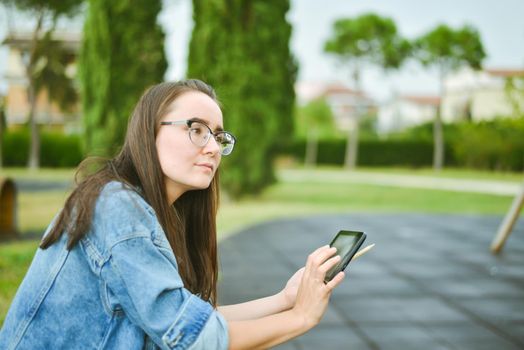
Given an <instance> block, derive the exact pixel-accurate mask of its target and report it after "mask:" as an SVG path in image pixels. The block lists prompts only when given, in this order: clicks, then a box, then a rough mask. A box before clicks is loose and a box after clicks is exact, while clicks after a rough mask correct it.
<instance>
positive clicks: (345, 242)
mask: <svg viewBox="0 0 524 350" xmlns="http://www.w3.org/2000/svg"><path fill="white" fill-rule="evenodd" d="M365 239H366V234H365V233H364V232H360V231H347V230H342V231H340V232H339V233H337V235H336V236H335V238H333V241H331V243H330V246H331V247H335V248H337V254H338V255H340V257H341V258H342V259H341V260H340V261H339V263H338V264H336V265H335V266H333V267H332V268H331V269H329V270H328V272H326V277H325V278H324V282H326V283H327V282H329V281H331V280H332V279H333V277H335V276H336V275H337V273H339V272H340V271H344V269H345V268H346V266H348V264H349V262H350V261H351V259H352V258H353V256H354V255H355V253H356V252H357V251H358V249H359V248H360V246H361V245H362V243H363V242H364V240H365Z"/></svg>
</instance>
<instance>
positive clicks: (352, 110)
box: [295, 82, 377, 130]
mask: <svg viewBox="0 0 524 350" xmlns="http://www.w3.org/2000/svg"><path fill="white" fill-rule="evenodd" d="M295 93H296V96H297V103H298V104H299V105H305V104H307V103H308V102H310V101H312V100H315V99H318V98H323V99H325V101H326V102H327V104H328V105H329V107H330V108H331V111H332V112H333V118H334V119H335V120H334V121H335V125H336V126H337V128H338V129H340V130H348V129H349V128H350V127H351V126H352V125H353V123H354V121H355V118H356V117H357V116H358V115H360V116H366V115H372V114H375V113H376V112H377V106H376V104H375V102H374V100H373V99H371V98H370V97H369V96H368V95H366V94H365V93H364V92H361V91H355V90H353V89H350V88H349V87H347V86H345V85H344V84H341V83H313V82H297V83H296V85H295Z"/></svg>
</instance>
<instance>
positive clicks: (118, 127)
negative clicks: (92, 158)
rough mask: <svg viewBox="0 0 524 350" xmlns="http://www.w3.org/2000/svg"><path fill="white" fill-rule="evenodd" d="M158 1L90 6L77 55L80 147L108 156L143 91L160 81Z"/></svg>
mask: <svg viewBox="0 0 524 350" xmlns="http://www.w3.org/2000/svg"><path fill="white" fill-rule="evenodd" d="M161 4H162V2H161V0H137V1H132V2H130V1H127V0H111V1H104V0H89V9H88V14H87V18H86V21H85V24H84V37H83V43H82V49H81V54H80V80H81V88H82V95H83V96H82V97H83V98H82V100H83V112H84V128H85V130H84V132H85V135H84V146H85V151H86V152H87V153H91V154H97V155H103V156H111V155H113V154H114V152H115V151H116V150H117V149H118V148H119V147H120V146H121V145H122V143H123V140H124V136H125V130H126V126H127V120H128V118H129V115H130V114H131V112H132V109H133V107H134V105H135V104H136V102H137V100H138V99H139V97H140V95H141V94H142V93H143V91H144V90H145V89H146V88H147V87H148V86H150V85H152V84H155V83H158V82H160V81H162V80H163V76H164V72H165V70H166V68H167V61H166V58H165V54H164V33H163V32H162V30H161V28H160V26H159V25H158V24H157V16H158V13H159V12H160V10H161Z"/></svg>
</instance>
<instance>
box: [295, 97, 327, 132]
mask: <svg viewBox="0 0 524 350" xmlns="http://www.w3.org/2000/svg"><path fill="white" fill-rule="evenodd" d="M311 134H314V135H315V136H316V137H317V138H332V137H333V135H336V134H337V128H336V127H335V123H334V120H333V113H332V111H331V108H330V107H329V105H328V104H327V102H326V100H325V99H324V98H318V99H315V100H312V101H310V102H308V103H307V104H305V105H304V106H298V107H296V110H295V135H296V136H297V137H299V138H305V137H307V136H308V135H311Z"/></svg>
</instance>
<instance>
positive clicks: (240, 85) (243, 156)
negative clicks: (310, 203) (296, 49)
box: [188, 0, 297, 197]
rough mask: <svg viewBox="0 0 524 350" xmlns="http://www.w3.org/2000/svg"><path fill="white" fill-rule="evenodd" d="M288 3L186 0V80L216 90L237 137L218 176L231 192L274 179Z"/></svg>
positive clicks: (287, 131)
mask: <svg viewBox="0 0 524 350" xmlns="http://www.w3.org/2000/svg"><path fill="white" fill-rule="evenodd" d="M288 10H289V1H287V0H286V1H282V0H271V1H262V0H250V1H241V0H233V1H225V0H215V1H203V0H194V1H193V18H194V23H195V26H194V28H193V33H192V37H191V42H190V49H189V59H188V77H190V78H198V79H202V80H204V81H206V82H207V83H209V84H211V85H212V86H214V87H215V89H216V90H217V94H218V96H219V98H220V99H221V102H222V107H223V112H224V123H225V128H227V129H228V130H231V131H232V132H233V133H234V134H235V136H237V139H238V143H237V145H236V146H235V151H234V152H233V154H232V155H231V156H228V157H227V158H224V159H223V163H224V164H223V166H222V168H223V170H224V171H223V172H222V173H221V179H222V183H223V185H224V187H225V188H226V190H227V191H228V192H229V193H230V194H231V195H232V196H234V197H239V196H241V195H243V194H247V193H256V192H259V191H260V190H262V189H263V188H264V187H265V186H267V185H268V184H270V183H272V182H273V181H274V179H275V176H274V170H273V165H272V163H273V158H274V156H275V152H276V149H277V147H279V146H281V145H282V143H283V142H285V141H286V140H290V139H291V137H290V135H293V118H292V115H293V106H294V99H295V95H294V87H293V86H294V82H295V76H296V70H297V68H296V63H295V60H294V59H293V57H292V55H291V52H290V50H289V40H290V37H291V25H290V24H289V23H288V22H287V21H286V14H287V12H288Z"/></svg>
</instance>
